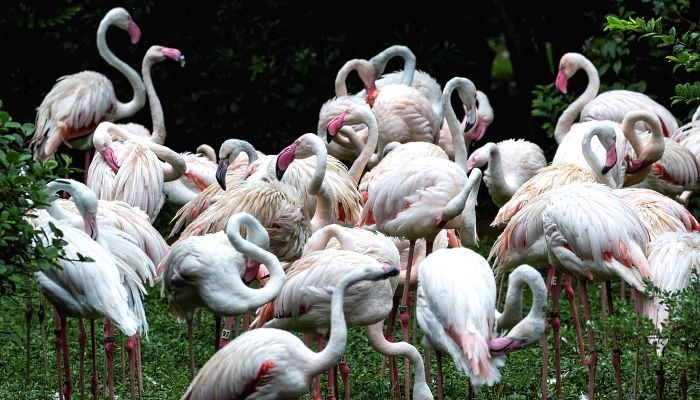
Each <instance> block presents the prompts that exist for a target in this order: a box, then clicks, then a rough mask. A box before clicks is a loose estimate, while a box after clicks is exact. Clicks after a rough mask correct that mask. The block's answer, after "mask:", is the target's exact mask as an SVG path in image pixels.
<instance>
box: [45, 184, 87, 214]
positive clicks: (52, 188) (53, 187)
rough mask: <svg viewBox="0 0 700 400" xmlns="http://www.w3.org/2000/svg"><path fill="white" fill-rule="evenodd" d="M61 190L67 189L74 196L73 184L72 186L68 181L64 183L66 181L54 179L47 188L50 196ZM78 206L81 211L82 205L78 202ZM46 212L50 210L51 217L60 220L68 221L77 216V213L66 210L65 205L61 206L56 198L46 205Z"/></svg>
mask: <svg viewBox="0 0 700 400" xmlns="http://www.w3.org/2000/svg"><path fill="white" fill-rule="evenodd" d="M59 190H65V191H66V192H68V194H70V195H71V196H73V188H72V186H71V185H70V184H68V183H64V182H61V181H53V182H51V183H50V184H49V186H48V188H47V189H46V193H47V194H48V195H49V196H53V195H55V194H56V192H58V191H59ZM73 202H75V198H73ZM76 208H78V211H80V208H81V207H77V204H76ZM46 212H48V213H49V215H51V217H52V218H53V219H56V220H59V221H60V220H64V221H66V220H70V219H71V218H75V217H76V216H75V214H73V213H71V212H69V211H66V210H65V209H64V208H63V207H61V206H59V205H58V203H57V202H56V200H53V201H51V202H50V203H49V205H48V206H47V207H46Z"/></svg>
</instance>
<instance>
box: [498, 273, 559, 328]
mask: <svg viewBox="0 0 700 400" xmlns="http://www.w3.org/2000/svg"><path fill="white" fill-rule="evenodd" d="M508 279H509V283H508V293H507V294H506V306H505V308H504V310H503V314H501V320H503V316H504V315H511V312H510V311H509V310H508V309H509V305H508V299H509V298H510V297H511V289H510V286H511V285H514V286H516V287H515V291H517V292H519V296H516V297H521V296H522V287H523V284H526V285H527V286H528V287H529V288H530V291H531V292H532V307H530V311H529V312H528V313H527V316H526V317H525V318H523V319H522V320H521V321H519V322H518V323H517V324H516V325H515V326H513V328H512V329H511V330H510V332H509V333H508V334H507V335H506V336H510V335H511V334H513V335H515V334H517V333H518V331H519V330H520V329H526V330H530V326H532V325H538V326H541V328H542V330H544V320H545V316H546V313H547V287H546V286H545V284H544V280H543V279H542V275H540V273H539V272H537V270H535V269H534V268H532V267H529V266H527V268H523V267H519V268H517V269H516V270H515V271H513V272H512V273H511V275H510V277H509V278H508ZM512 304H513V305H512V307H516V308H517V307H518V303H517V300H514V301H512ZM519 306H520V308H521V312H522V299H521V303H520V305H519ZM516 311H517V310H516ZM497 321H498V320H497ZM503 322H507V321H503ZM511 322H513V320H511ZM498 329H499V330H501V326H500V325H498Z"/></svg>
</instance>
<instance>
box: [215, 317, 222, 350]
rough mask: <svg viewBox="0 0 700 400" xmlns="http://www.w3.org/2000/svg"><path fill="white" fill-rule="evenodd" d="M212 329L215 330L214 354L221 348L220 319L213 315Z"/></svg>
mask: <svg viewBox="0 0 700 400" xmlns="http://www.w3.org/2000/svg"><path fill="white" fill-rule="evenodd" d="M214 329H216V334H215V335H214V353H216V352H217V351H219V349H220V348H221V339H220V337H221V336H220V335H221V333H222V332H221V317H219V316H218V315H214Z"/></svg>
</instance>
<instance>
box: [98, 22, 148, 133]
mask: <svg viewBox="0 0 700 400" xmlns="http://www.w3.org/2000/svg"><path fill="white" fill-rule="evenodd" d="M110 25H113V21H112V19H111V18H109V19H103V20H102V22H100V26H99V27H98V28H97V50H98V51H99V53H100V56H102V58H104V60H105V61H107V63H108V64H109V65H111V66H113V67H114V68H116V69H117V70H119V72H121V73H122V74H124V76H126V79H127V80H128V81H129V84H131V88H132V89H133V90H134V97H133V98H132V99H131V100H130V101H129V102H128V103H122V102H120V101H118V100H117V104H116V105H115V112H114V118H113V120H114V121H116V120H120V119H124V118H127V117H130V116H132V115H134V114H136V112H137V111H138V110H140V109H142V108H143V106H144V105H145V104H146V87H145V85H144V83H143V81H142V80H141V77H140V76H139V74H138V73H137V72H136V71H135V70H134V69H133V68H131V67H130V66H129V65H128V64H127V63H125V62H124V61H122V60H120V59H118V58H117V56H115V55H114V53H112V51H111V50H110V49H109V47H108V46H107V39H106V35H107V28H109V26H110Z"/></svg>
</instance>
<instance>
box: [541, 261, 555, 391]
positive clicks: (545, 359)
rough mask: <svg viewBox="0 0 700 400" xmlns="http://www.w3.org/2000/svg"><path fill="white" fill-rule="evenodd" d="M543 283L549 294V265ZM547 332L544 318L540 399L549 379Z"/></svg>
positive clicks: (550, 276)
mask: <svg viewBox="0 0 700 400" xmlns="http://www.w3.org/2000/svg"><path fill="white" fill-rule="evenodd" d="M545 279H546V280H545V285H546V286H547V291H548V292H549V294H551V293H552V285H551V283H552V279H554V268H552V266H551V265H549V266H548V267H547V277H546V278H545ZM548 332H549V323H548V322H547V319H546V318H545V319H544V332H543V333H542V400H546V399H547V381H548V379H549V344H548V343H547V333H548Z"/></svg>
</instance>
